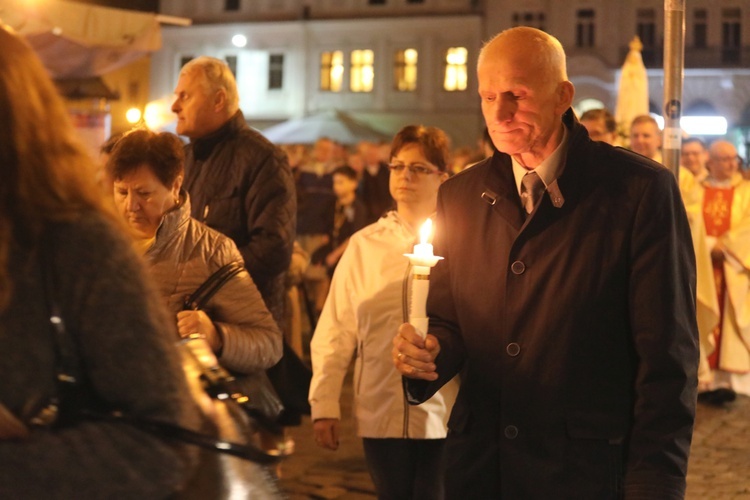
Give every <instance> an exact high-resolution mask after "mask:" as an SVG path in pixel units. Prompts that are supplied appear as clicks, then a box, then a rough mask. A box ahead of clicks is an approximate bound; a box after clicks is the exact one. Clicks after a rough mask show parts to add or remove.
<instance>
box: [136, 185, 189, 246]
mask: <svg viewBox="0 0 750 500" xmlns="http://www.w3.org/2000/svg"><path fill="white" fill-rule="evenodd" d="M189 220H190V196H189V195H188V194H187V192H186V191H184V190H181V191H180V204H179V205H177V206H176V207H174V208H173V209H171V210H169V211H168V212H167V213H165V214H164V215H163V216H162V218H161V224H159V229H157V230H156V240H155V241H154V244H153V245H152V246H151V248H149V249H148V251H147V252H146V257H148V256H149V255H154V254H158V253H159V252H160V251H161V249H162V248H164V247H166V246H167V245H168V244H169V242H170V241H171V240H172V238H173V237H174V235H175V234H177V233H178V232H179V231H180V228H181V227H182V226H184V225H185V224H187V223H188V221H189Z"/></svg>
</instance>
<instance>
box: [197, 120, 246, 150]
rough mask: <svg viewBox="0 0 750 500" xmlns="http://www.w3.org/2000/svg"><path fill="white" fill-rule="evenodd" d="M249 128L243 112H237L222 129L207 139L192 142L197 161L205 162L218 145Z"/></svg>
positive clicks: (206, 137) (209, 135) (212, 133)
mask: <svg viewBox="0 0 750 500" xmlns="http://www.w3.org/2000/svg"><path fill="white" fill-rule="evenodd" d="M245 126H247V123H246V122H245V116H244V115H243V114H242V111H241V110H237V112H236V113H235V114H234V115H233V116H232V117H231V118H230V119H229V120H228V121H227V122H226V123H225V124H224V125H222V126H221V127H219V128H218V129H217V130H215V131H213V132H211V133H210V134H208V135H207V136H205V137H201V138H200V139H195V140H194V141H192V142H191V144H192V145H193V152H194V155H195V159H196V160H199V161H203V160H205V159H206V158H208V157H209V156H211V152H213V150H214V148H215V147H216V145H217V144H219V143H221V142H223V141H225V140H226V139H227V138H228V137H231V136H233V135H234V134H235V133H236V132H237V131H238V130H240V129H241V128H243V127H245Z"/></svg>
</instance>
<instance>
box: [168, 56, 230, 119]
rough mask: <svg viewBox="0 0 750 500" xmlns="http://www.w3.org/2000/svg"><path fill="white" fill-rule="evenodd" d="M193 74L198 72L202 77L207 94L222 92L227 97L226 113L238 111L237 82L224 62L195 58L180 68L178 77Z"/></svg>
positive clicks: (211, 58)
mask: <svg viewBox="0 0 750 500" xmlns="http://www.w3.org/2000/svg"><path fill="white" fill-rule="evenodd" d="M195 72H200V73H201V74H202V75H203V77H204V78H203V84H204V85H205V89H206V91H207V92H208V93H209V94H213V93H215V92H218V91H219V90H224V92H225V93H226V96H227V111H228V112H229V113H230V114H234V113H235V112H236V111H237V110H238V109H240V97H239V95H238V93H237V82H236V81H235V79H234V75H233V74H232V70H231V69H229V66H228V65H227V63H226V62H224V61H222V60H221V59H216V58H215V57H208V56H201V57H197V58H195V59H193V60H191V61H190V62H188V63H187V64H185V65H184V66H183V67H182V70H180V76H182V75H184V74H187V73H195Z"/></svg>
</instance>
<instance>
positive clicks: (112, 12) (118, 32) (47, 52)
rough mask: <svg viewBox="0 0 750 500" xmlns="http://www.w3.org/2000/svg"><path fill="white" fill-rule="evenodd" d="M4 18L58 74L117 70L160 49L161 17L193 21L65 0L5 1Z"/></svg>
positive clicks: (1, 0)
mask: <svg viewBox="0 0 750 500" xmlns="http://www.w3.org/2000/svg"><path fill="white" fill-rule="evenodd" d="M0 19H2V21H3V22H4V23H5V24H7V25H9V26H10V27H12V28H13V29H15V30H16V31H17V32H18V33H19V34H21V35H22V36H24V38H26V40H27V41H28V42H29V44H30V45H31V46H32V47H33V48H34V50H35V51H36V53H37V54H38V55H39V57H40V59H41V60H42V62H43V63H44V65H45V67H46V68H47V70H48V71H49V72H50V75H51V76H52V77H53V78H55V79H64V78H87V77H93V76H100V75H103V74H105V73H108V72H110V71H113V70H115V69H118V68H120V67H122V66H125V65H126V64H129V63H131V62H133V61H135V60H136V59H139V58H140V57H142V56H144V55H145V54H147V53H148V52H153V51H156V50H159V49H160V48H161V29H160V23H161V22H170V23H176V24H190V20H189V19H182V18H169V17H164V16H160V15H158V14H153V13H145V12H136V11H132V10H125V9H114V8H110V7H101V6H96V5H87V4H81V3H76V2H68V1H64V0H36V1H29V0H0Z"/></svg>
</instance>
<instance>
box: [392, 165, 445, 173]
mask: <svg viewBox="0 0 750 500" xmlns="http://www.w3.org/2000/svg"><path fill="white" fill-rule="evenodd" d="M404 169H406V170H408V171H409V173H410V174H412V175H431V174H437V173H440V171H439V170H437V169H433V168H430V167H428V166H426V165H423V164H421V163H412V164H411V165H405V164H403V163H391V164H390V165H388V170H390V171H391V172H396V173H398V174H400V173H402V172H403V171H404Z"/></svg>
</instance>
